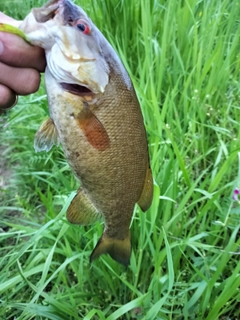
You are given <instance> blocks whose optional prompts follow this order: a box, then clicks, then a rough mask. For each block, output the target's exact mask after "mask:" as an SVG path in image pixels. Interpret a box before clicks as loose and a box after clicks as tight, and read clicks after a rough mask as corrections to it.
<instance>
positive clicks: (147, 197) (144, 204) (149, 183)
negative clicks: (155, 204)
mask: <svg viewBox="0 0 240 320" xmlns="http://www.w3.org/2000/svg"><path fill="white" fill-rule="evenodd" d="M152 198H153V178H152V171H151V168H150V167H149V164H148V165H147V171H146V178H145V183H144V186H143V190H142V194H141V197H140V199H139V200H138V205H139V207H140V208H141V209H142V211H146V210H147V209H148V208H149V207H150V205H151V203H152Z"/></svg>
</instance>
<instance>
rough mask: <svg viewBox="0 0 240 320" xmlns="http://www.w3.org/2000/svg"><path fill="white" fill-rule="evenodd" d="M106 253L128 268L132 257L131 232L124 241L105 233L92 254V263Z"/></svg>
mask: <svg viewBox="0 0 240 320" xmlns="http://www.w3.org/2000/svg"><path fill="white" fill-rule="evenodd" d="M106 253H108V254H109V255H110V256H111V258H112V259H114V260H115V261H117V262H118V263H121V264H123V265H124V266H128V265H129V262H130V256H131V241H130V231H129V232H128V234H127V236H126V237H124V238H123V239H117V238H110V237H108V236H107V235H106V234H105V233H104V234H103V235H102V237H101V238H100V239H99V241H98V243H97V245H96V247H95V248H94V250H93V252H92V254H91V257H90V262H92V261H93V260H95V259H97V258H98V257H99V256H100V255H101V254H106Z"/></svg>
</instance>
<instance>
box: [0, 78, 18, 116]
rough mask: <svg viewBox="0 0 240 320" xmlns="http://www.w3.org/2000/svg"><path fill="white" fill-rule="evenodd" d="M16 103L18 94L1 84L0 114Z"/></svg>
mask: <svg viewBox="0 0 240 320" xmlns="http://www.w3.org/2000/svg"><path fill="white" fill-rule="evenodd" d="M15 101H16V94H15V93H14V92H13V91H12V90H11V89H9V88H7V87H5V86H4V85H1V84H0V113H1V110H5V109H9V108H11V107H12V106H13V105H14V103H15Z"/></svg>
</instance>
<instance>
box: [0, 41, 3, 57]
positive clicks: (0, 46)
mask: <svg viewBox="0 0 240 320" xmlns="http://www.w3.org/2000/svg"><path fill="white" fill-rule="evenodd" d="M3 49H4V46H3V43H2V41H0V54H2V52H3Z"/></svg>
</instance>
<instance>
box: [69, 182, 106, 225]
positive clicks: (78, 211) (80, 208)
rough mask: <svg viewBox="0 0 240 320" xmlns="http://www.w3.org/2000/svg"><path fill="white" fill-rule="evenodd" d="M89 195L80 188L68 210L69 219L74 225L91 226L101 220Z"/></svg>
mask: <svg viewBox="0 0 240 320" xmlns="http://www.w3.org/2000/svg"><path fill="white" fill-rule="evenodd" d="M101 217H102V216H101V214H100V213H99V212H98V211H97V209H96V207H95V206H94V204H93V203H92V202H91V200H90V199H89V197H88V196H87V194H86V193H85V192H84V190H83V189H82V188H80V189H79V190H78V192H77V194H76V196H75V197H74V198H73V200H72V202H71V203H70V205H69V207H68V210H67V219H68V221H69V222H71V223H73V224H80V225H89V224H93V223H94V222H96V221H98V220H100V219H101Z"/></svg>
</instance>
